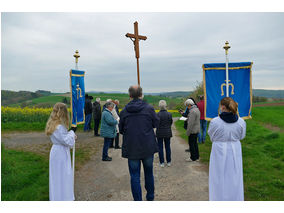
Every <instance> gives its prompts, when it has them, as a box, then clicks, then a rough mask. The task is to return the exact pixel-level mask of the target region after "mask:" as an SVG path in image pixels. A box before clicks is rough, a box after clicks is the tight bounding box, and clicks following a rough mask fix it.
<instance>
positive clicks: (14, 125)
mask: <svg viewBox="0 0 284 213" xmlns="http://www.w3.org/2000/svg"><path fill="white" fill-rule="evenodd" d="M45 125H46V122H7V123H2V124H1V131H2V132H15V131H16V132H22V131H44V130H45Z"/></svg>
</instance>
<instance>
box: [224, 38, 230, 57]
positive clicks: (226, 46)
mask: <svg viewBox="0 0 284 213" xmlns="http://www.w3.org/2000/svg"><path fill="white" fill-rule="evenodd" d="M223 48H224V49H225V51H226V55H228V50H229V49H230V48H231V46H229V42H228V41H226V42H225V46H224V47H223Z"/></svg>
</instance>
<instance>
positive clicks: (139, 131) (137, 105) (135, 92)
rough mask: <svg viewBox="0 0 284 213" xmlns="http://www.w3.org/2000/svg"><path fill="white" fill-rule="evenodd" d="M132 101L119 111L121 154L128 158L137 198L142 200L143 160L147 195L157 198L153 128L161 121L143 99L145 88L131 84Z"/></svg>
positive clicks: (148, 198) (155, 150)
mask: <svg viewBox="0 0 284 213" xmlns="http://www.w3.org/2000/svg"><path fill="white" fill-rule="evenodd" d="M128 92H129V96H130V98H132V101H130V102H129V103H128V104H127V105H126V106H125V108H124V109H123V110H122V111H121V113H120V122H119V132H120V133H121V134H122V135H123V142H122V157H124V158H128V168H129V173H130V178H131V191H132V195H133V198H134V200H142V191H141V186H140V168H141V162H142V163H143V168H144V175H145V189H146V191H147V195H146V199H147V200H154V188H155V187H154V175H153V157H154V153H156V152H158V150H159V149H158V145H157V141H156V137H155V133H154V129H153V128H156V127H157V126H158V124H159V118H158V117H157V115H156V113H155V110H154V108H153V107H152V106H150V105H149V104H147V103H145V102H144V101H143V100H142V88H141V87H140V86H137V85H136V86H131V87H130V88H129V90H128Z"/></svg>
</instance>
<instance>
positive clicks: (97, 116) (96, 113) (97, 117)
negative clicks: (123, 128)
mask: <svg viewBox="0 0 284 213" xmlns="http://www.w3.org/2000/svg"><path fill="white" fill-rule="evenodd" d="M101 117H102V111H101V99H100V98H96V101H95V102H94V103H93V118H94V123H95V125H94V135H95V136H100V134H98V132H99V126H100V122H101Z"/></svg>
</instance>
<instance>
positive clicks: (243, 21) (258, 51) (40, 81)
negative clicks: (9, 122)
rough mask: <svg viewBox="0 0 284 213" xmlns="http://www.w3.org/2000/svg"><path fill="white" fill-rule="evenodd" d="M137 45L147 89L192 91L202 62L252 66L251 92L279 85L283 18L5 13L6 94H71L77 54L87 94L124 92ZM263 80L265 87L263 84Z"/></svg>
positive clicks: (133, 77)
mask: <svg viewBox="0 0 284 213" xmlns="http://www.w3.org/2000/svg"><path fill="white" fill-rule="evenodd" d="M136 20H137V21H138V23H139V34H142V35H146V36H147V37H148V39H147V40H146V41H141V42H140V51H141V52H140V56H141V58H140V70H141V83H142V86H143V87H144V91H145V92H161V91H175V90H192V89H193V88H194V86H195V84H196V81H201V80H202V68H201V66H202V64H204V63H219V62H224V61H225V55H224V50H223V49H222V47H223V45H224V42H225V41H226V40H228V41H229V42H230V44H231V46H232V48H231V49H230V50H229V60H230V61H232V62H236V61H253V62H254V64H253V87H254V88H282V89H284V85H283V83H282V82H281V81H280V80H279V78H281V77H282V79H283V74H282V73H284V72H283V71H284V54H283V48H284V29H283V24H284V14H283V13H2V23H1V24H2V50H1V51H2V64H1V71H2V73H1V77H2V89H11V90H32V91H34V90H37V89H46V90H51V91H53V92H65V91H68V90H69V79H68V72H69V70H70V69H71V68H74V58H73V57H72V55H73V54H74V51H75V50H76V49H78V50H79V51H80V55H81V58H80V59H79V68H81V69H83V70H85V71H86V79H85V81H86V90H87V91H88V90H105V91H113V90H118V91H127V89H128V87H129V85H130V84H135V83H136V59H135V57H134V51H133V44H132V42H131V41H130V39H128V38H126V37H125V36H124V35H125V34H126V33H127V32H130V33H133V31H134V30H133V22H134V21H136ZM262 81H265V82H266V83H264V84H262V83H261V82H262Z"/></svg>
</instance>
